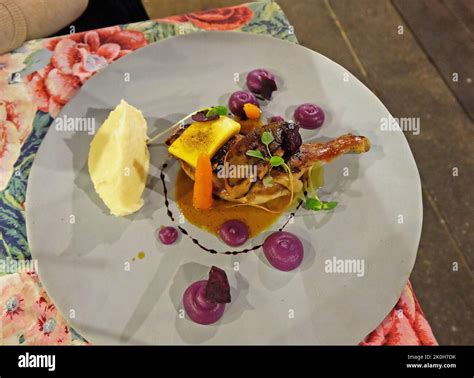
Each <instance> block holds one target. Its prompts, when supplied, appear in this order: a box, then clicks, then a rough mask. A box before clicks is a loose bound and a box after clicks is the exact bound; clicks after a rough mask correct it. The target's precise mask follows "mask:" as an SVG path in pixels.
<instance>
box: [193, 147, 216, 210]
mask: <svg viewBox="0 0 474 378" xmlns="http://www.w3.org/2000/svg"><path fill="white" fill-rule="evenodd" d="M193 205H194V207H195V208H196V209H200V210H207V209H210V208H211V206H212V166H211V159H210V158H209V156H207V155H206V154H201V155H199V157H198V160H197V164H196V171H195V173H194V192H193Z"/></svg>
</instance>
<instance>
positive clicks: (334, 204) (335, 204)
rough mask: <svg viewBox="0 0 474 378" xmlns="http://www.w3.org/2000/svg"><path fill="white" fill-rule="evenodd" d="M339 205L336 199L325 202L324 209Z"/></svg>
mask: <svg viewBox="0 0 474 378" xmlns="http://www.w3.org/2000/svg"><path fill="white" fill-rule="evenodd" d="M336 206H337V202H336V201H330V202H323V210H332V209H334V208H335V207H336Z"/></svg>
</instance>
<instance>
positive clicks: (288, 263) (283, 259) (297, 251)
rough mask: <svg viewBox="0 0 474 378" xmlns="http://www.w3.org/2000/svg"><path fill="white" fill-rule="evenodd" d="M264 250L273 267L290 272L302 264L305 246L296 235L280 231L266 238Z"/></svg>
mask: <svg viewBox="0 0 474 378" xmlns="http://www.w3.org/2000/svg"><path fill="white" fill-rule="evenodd" d="M263 252H264V253H265V257H266V258H267V260H268V262H269V263H270V264H271V265H272V266H273V267H275V268H277V269H278V270H283V271H285V272H288V271H290V270H293V269H296V268H297V267H299V266H300V264H301V262H302V261H303V256H304V247H303V243H302V242H301V240H300V239H299V238H298V237H297V236H296V235H294V234H292V233H290V232H286V231H278V232H275V233H273V234H271V235H270V236H269V237H268V238H266V239H265V242H264V243H263Z"/></svg>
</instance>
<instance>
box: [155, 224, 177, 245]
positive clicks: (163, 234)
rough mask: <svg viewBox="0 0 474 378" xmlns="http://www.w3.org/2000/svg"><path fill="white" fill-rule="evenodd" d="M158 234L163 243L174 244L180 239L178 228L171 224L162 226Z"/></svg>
mask: <svg viewBox="0 0 474 378" xmlns="http://www.w3.org/2000/svg"><path fill="white" fill-rule="evenodd" d="M156 236H157V238H158V239H160V241H161V242H162V243H163V244H166V245H168V244H173V243H174V242H175V241H176V240H177V239H178V230H177V229H176V228H174V227H171V226H167V227H161V228H160V229H159V230H157V235H156Z"/></svg>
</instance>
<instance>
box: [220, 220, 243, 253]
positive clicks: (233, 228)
mask: <svg viewBox="0 0 474 378" xmlns="http://www.w3.org/2000/svg"><path fill="white" fill-rule="evenodd" d="M219 235H220V237H221V239H222V240H223V241H224V243H226V244H228V245H230V246H232V247H238V246H239V245H242V244H244V243H245V242H246V241H247V240H248V238H249V228H248V227H247V225H246V224H245V223H244V222H242V221H240V220H237V219H232V220H228V221H226V222H224V224H223V225H222V226H221V228H220V229H219Z"/></svg>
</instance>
